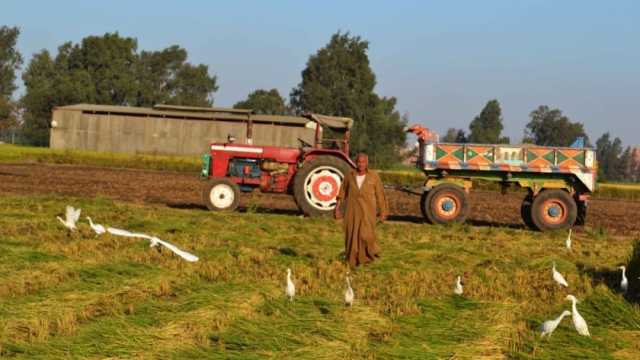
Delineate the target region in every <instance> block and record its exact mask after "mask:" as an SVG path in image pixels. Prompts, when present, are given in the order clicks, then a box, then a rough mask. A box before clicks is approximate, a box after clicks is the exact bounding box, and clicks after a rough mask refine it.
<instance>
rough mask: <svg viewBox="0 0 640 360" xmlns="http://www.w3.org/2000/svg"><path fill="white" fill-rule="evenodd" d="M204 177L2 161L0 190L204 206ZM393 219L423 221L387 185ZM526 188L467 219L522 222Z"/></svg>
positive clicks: (257, 201)
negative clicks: (202, 194) (522, 204)
mask: <svg viewBox="0 0 640 360" xmlns="http://www.w3.org/2000/svg"><path fill="white" fill-rule="evenodd" d="M202 185H203V183H202V180H200V179H199V178H198V176H197V174H190V173H184V172H166V171H148V170H131V169H114V168H99V167H87V166H70V165H43V164H0V194H59V195H67V196H78V197H97V196H100V197H107V198H112V199H116V200H121V201H126V202H134V203H142V204H156V205H165V206H169V207H174V208H202V209H203V210H204V209H206V208H205V207H204V204H203V202H202V200H201V192H202ZM386 192H387V200H388V202H389V206H390V210H391V217H390V219H391V220H395V221H410V222H422V215H421V214H420V207H419V199H420V198H419V196H417V195H414V194H409V193H406V192H402V191H399V190H386ZM522 197H523V194H522V193H516V192H512V193H507V194H506V195H502V194H500V193H499V192H493V191H472V192H471V216H470V218H469V222H470V223H472V224H474V225H480V226H483V225H484V226H510V227H524V224H523V223H522V220H521V219H520V203H521V201H522ZM241 206H242V207H244V208H254V209H257V211H265V212H282V213H290V214H292V215H296V214H297V208H296V205H295V203H294V201H293V197H292V196H290V195H283V194H261V193H259V192H255V193H252V194H245V195H244V196H243V198H242V200H241ZM587 225H588V226H590V227H592V228H598V227H601V228H605V229H607V231H610V232H614V233H617V234H621V235H628V234H636V233H639V232H640V202H634V201H623V200H604V199H596V200H593V201H591V202H590V209H589V215H588V218H587Z"/></svg>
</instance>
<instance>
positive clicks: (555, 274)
mask: <svg viewBox="0 0 640 360" xmlns="http://www.w3.org/2000/svg"><path fill="white" fill-rule="evenodd" d="M551 271H552V273H553V280H555V281H556V282H557V283H558V284H560V285H562V286H564V287H568V286H569V284H568V283H567V280H565V279H564V276H562V274H560V273H559V272H558V270H556V262H555V261H554V262H553V268H552V269H551Z"/></svg>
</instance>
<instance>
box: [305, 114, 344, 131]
mask: <svg viewBox="0 0 640 360" xmlns="http://www.w3.org/2000/svg"><path fill="white" fill-rule="evenodd" d="M305 116H307V117H309V118H311V119H313V120H315V121H316V122H318V123H319V124H320V125H324V126H327V127H329V128H331V129H332V130H343V131H344V130H349V129H351V127H352V126H353V119H351V118H347V117H339V116H328V115H320V114H305Z"/></svg>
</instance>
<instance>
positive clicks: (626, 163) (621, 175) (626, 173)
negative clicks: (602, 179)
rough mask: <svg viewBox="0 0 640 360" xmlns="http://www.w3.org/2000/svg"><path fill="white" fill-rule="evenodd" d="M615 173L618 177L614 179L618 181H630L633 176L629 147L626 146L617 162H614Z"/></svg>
mask: <svg viewBox="0 0 640 360" xmlns="http://www.w3.org/2000/svg"><path fill="white" fill-rule="evenodd" d="M616 165H617V166H616V173H617V175H618V178H617V179H615V180H618V181H631V178H632V177H633V174H632V170H633V158H632V157H631V147H630V146H627V148H626V149H624V151H623V152H622V155H620V158H619V159H618V162H617V164H616Z"/></svg>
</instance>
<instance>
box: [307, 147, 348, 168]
mask: <svg viewBox="0 0 640 360" xmlns="http://www.w3.org/2000/svg"><path fill="white" fill-rule="evenodd" d="M320 155H323V156H327V155H328V156H335V157H337V158H339V159H342V160H344V161H345V162H346V163H347V164H349V166H351V168H352V169H355V168H356V164H355V163H354V162H353V160H351V159H350V158H349V157H348V156H347V155H345V154H344V153H343V152H341V151H338V150H330V149H313V150H310V151H309V152H307V153H305V154H304V159H303V161H304V162H307V161H309V160H312V159H314V158H316V157H318V156H320Z"/></svg>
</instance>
